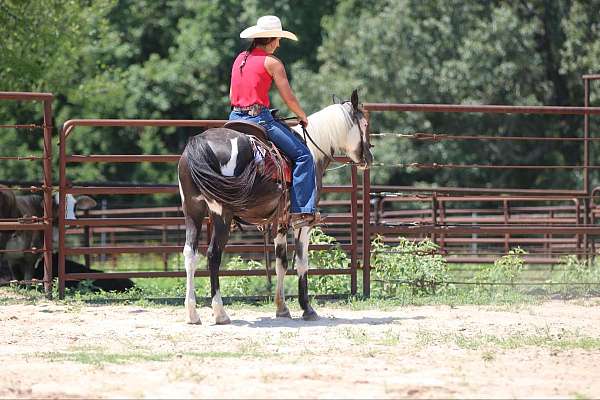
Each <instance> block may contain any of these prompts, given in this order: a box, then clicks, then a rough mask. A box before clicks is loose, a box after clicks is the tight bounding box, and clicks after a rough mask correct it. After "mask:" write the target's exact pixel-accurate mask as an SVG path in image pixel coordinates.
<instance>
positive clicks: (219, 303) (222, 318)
mask: <svg viewBox="0 0 600 400" xmlns="http://www.w3.org/2000/svg"><path fill="white" fill-rule="evenodd" d="M211 305H212V309H213V315H214V316H215V322H216V323H217V324H228V323H229V322H230V320H229V316H228V315H227V313H226V312H225V308H224V307H223V299H222V298H221V291H219V290H217V292H216V293H215V295H214V297H213V298H212V301H211Z"/></svg>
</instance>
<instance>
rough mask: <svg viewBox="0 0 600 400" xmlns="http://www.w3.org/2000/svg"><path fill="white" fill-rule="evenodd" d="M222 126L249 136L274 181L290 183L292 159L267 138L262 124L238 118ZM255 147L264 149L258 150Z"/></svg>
mask: <svg viewBox="0 0 600 400" xmlns="http://www.w3.org/2000/svg"><path fill="white" fill-rule="evenodd" d="M223 128H227V129H231V130H234V131H237V132H241V133H244V134H246V135H248V136H250V139H251V140H252V143H253V146H254V147H255V152H256V151H258V152H260V154H261V156H262V157H263V159H264V163H265V168H264V170H265V171H270V174H271V177H272V178H273V180H275V181H283V182H285V183H286V184H288V185H289V184H291V183H292V161H291V160H290V159H289V158H288V157H286V156H285V155H284V154H282V153H281V151H279V149H278V148H277V146H275V144H274V143H273V142H271V141H270V140H269V139H268V138H267V131H266V129H265V128H264V127H263V126H262V125H260V124H257V123H256V122H252V121H246V120H239V119H238V120H233V121H228V122H226V123H225V125H223ZM257 141H258V143H257ZM257 147H260V148H261V149H263V150H264V151H261V150H259V149H258V148H257Z"/></svg>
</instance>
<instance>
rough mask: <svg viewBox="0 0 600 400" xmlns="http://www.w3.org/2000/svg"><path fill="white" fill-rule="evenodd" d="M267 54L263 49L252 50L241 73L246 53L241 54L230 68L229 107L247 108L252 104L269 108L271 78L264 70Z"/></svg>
mask: <svg viewBox="0 0 600 400" xmlns="http://www.w3.org/2000/svg"><path fill="white" fill-rule="evenodd" d="M267 56H268V53H267V52H266V51H264V50H263V49H259V48H255V49H252V51H251V52H250V54H249V55H248V58H246V62H245V64H244V67H243V69H242V71H241V72H240V66H241V65H242V63H243V62H244V58H245V57H246V52H245V51H243V52H241V53H240V54H239V55H238V56H237V58H236V59H235V61H234V62H233V67H232V68H231V88H230V100H231V105H232V106H236V107H247V106H251V105H253V104H262V105H263V106H265V107H267V108H268V107H269V104H270V103H269V89H271V83H272V82H273V78H272V77H271V75H269V73H268V72H267V70H266V69H265V58H266V57H267Z"/></svg>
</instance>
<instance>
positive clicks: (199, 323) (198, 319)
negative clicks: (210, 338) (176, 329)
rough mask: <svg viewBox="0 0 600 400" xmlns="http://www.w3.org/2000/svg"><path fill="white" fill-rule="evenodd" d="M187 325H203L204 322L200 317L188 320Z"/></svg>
mask: <svg viewBox="0 0 600 400" xmlns="http://www.w3.org/2000/svg"><path fill="white" fill-rule="evenodd" d="M185 323H186V324H190V325H202V322H201V321H200V317H198V318H196V319H192V318H186V319H185Z"/></svg>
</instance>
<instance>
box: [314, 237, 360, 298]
mask: <svg viewBox="0 0 600 400" xmlns="http://www.w3.org/2000/svg"><path fill="white" fill-rule="evenodd" d="M310 243H311V244H328V245H331V247H330V248H329V249H327V250H311V251H310V253H309V258H308V260H309V261H308V262H309V265H310V266H311V267H314V268H336V269H340V268H348V267H349V265H350V257H348V255H347V254H346V252H345V251H344V250H342V248H341V247H340V244H339V243H337V242H336V239H335V238H334V237H332V236H328V235H326V234H325V233H324V232H323V230H322V229H321V228H319V227H315V228H313V229H312V230H311V232H310ZM308 282H309V285H310V292H311V293H315V294H344V293H350V278H349V277H348V276H347V275H318V276H317V275H312V276H311V277H310V279H309V280H308Z"/></svg>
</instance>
